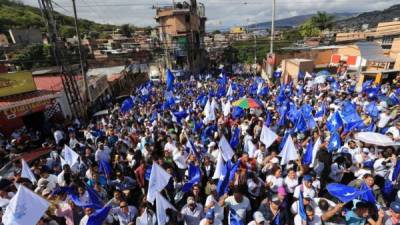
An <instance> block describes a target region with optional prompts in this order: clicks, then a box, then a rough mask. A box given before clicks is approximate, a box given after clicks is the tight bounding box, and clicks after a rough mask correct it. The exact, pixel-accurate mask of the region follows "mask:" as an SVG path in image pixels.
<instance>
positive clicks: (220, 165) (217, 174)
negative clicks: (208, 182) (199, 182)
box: [212, 151, 224, 179]
mask: <svg viewBox="0 0 400 225" xmlns="http://www.w3.org/2000/svg"><path fill="white" fill-rule="evenodd" d="M222 170H224V159H223V158H222V154H221V151H220V152H219V153H218V159H217V165H216V166H215V171H214V175H213V177H212V179H219V178H220V177H221V174H222Z"/></svg>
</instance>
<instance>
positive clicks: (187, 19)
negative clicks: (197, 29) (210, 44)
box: [185, 15, 190, 23]
mask: <svg viewBox="0 0 400 225" xmlns="http://www.w3.org/2000/svg"><path fill="white" fill-rule="evenodd" d="M185 21H186V23H190V15H186V16H185Z"/></svg>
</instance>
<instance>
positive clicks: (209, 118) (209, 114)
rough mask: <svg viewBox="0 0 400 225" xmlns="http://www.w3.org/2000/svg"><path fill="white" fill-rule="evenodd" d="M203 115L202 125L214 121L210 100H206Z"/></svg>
mask: <svg viewBox="0 0 400 225" xmlns="http://www.w3.org/2000/svg"><path fill="white" fill-rule="evenodd" d="M203 114H204V115H205V116H206V117H205V118H204V120H203V123H204V124H207V123H208V122H210V121H214V120H215V119H216V116H215V112H214V109H213V106H212V104H211V102H210V99H208V100H207V104H206V106H205V107H204V111H203Z"/></svg>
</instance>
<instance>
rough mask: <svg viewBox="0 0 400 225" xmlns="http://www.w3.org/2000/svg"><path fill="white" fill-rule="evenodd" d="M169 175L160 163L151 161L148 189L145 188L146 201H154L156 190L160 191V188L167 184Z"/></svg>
mask: <svg viewBox="0 0 400 225" xmlns="http://www.w3.org/2000/svg"><path fill="white" fill-rule="evenodd" d="M170 178H171V175H170V174H169V173H167V171H165V170H164V169H163V168H162V167H161V166H160V165H158V164H157V163H153V166H152V167H151V173H150V179H149V189H148V190H147V201H148V202H150V203H154V199H155V198H156V194H157V192H160V191H162V189H164V188H165V186H167V184H168V183H169V180H170Z"/></svg>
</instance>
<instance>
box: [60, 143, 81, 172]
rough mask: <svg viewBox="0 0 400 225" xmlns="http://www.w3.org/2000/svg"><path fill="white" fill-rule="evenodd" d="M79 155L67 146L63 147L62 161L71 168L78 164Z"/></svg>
mask: <svg viewBox="0 0 400 225" xmlns="http://www.w3.org/2000/svg"><path fill="white" fill-rule="evenodd" d="M78 159H79V155H78V153H76V152H75V151H74V150H72V149H71V148H70V147H69V146H68V145H64V160H65V162H66V163H67V164H68V165H69V166H70V167H73V166H74V165H75V164H77V163H78Z"/></svg>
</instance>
